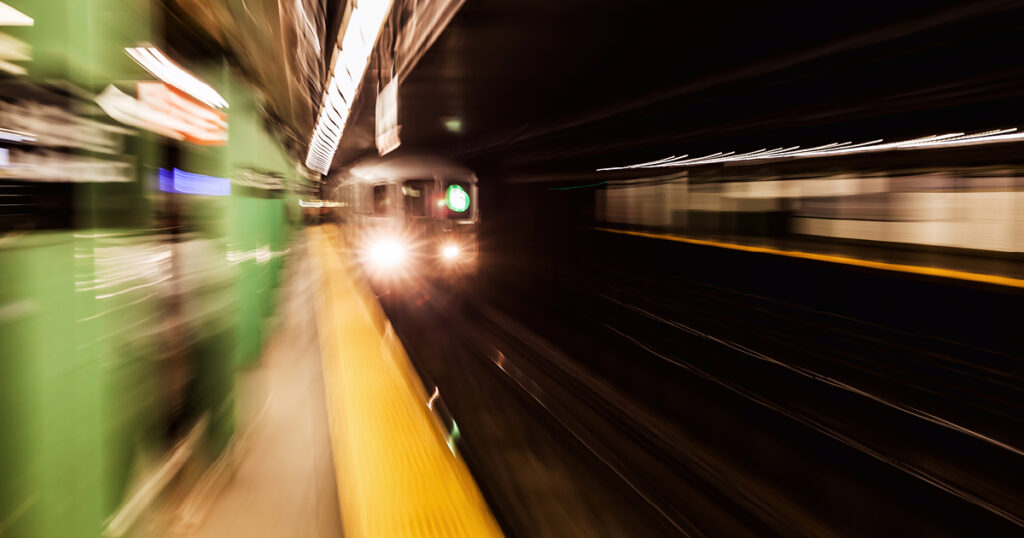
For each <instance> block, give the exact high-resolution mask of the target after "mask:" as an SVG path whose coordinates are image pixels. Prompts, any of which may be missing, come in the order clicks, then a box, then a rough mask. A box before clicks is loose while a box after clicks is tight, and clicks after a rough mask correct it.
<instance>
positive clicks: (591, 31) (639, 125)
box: [175, 0, 1024, 173]
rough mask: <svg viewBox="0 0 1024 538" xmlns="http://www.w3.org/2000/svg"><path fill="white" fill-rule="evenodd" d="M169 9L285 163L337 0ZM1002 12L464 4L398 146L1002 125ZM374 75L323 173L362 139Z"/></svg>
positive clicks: (1015, 38) (468, 158) (549, 162)
mask: <svg viewBox="0 0 1024 538" xmlns="http://www.w3.org/2000/svg"><path fill="white" fill-rule="evenodd" d="M175 2H176V3H177V4H178V5H179V6H180V7H181V8H182V9H184V10H186V11H188V12H189V14H190V15H193V16H194V17H195V19H196V20H197V21H199V23H200V24H201V25H202V26H203V27H204V28H206V29H207V30H208V31H209V32H210V33H211V35H213V36H214V37H215V39H217V40H218V42H220V43H222V44H224V45H225V46H226V47H227V48H229V49H230V50H231V51H234V55H235V57H236V58H237V61H238V63H239V65H240V67H241V68H242V69H243V71H245V72H246V73H247V75H248V77H249V78H250V79H251V80H252V81H253V82H254V83H255V84H256V85H257V86H258V87H259V88H261V89H262V91H263V92H264V93H265V97H266V101H267V103H268V109H269V110H270V112H271V113H272V115H273V116H274V117H275V118H276V119H278V121H279V122H280V124H281V126H282V129H283V130H284V132H285V133H286V135H287V136H286V137H285V138H287V139H288V140H290V141H291V145H292V147H291V149H292V150H293V152H295V154H296V155H299V154H302V156H304V152H305V144H306V143H307V141H308V138H309V133H310V131H311V128H312V124H313V121H314V120H315V114H316V111H317V110H318V108H319V100H320V95H321V93H322V83H323V79H324V78H325V75H324V74H323V73H325V69H324V63H325V57H324V53H323V51H324V50H329V47H328V46H327V45H326V44H327V43H333V41H334V39H335V35H334V34H331V32H336V31H337V27H338V24H339V18H340V16H339V12H340V11H341V10H342V8H343V7H344V3H343V2H340V1H334V2H322V1H317V0H300V1H298V2H286V1H284V0H281V1H280V2H278V1H277V0H246V1H245V2H234V1H227V0H218V1H216V2H207V1H206V0H175ZM299 6H301V7H302V9H301V10H298V7H299ZM1021 12H1022V8H1021V3H1020V2H1002V1H988V2H971V3H962V2H949V1H945V2H935V1H929V2H917V1H914V2H877V1H869V2H860V3H855V4H843V3H840V4H835V3H828V4H812V5H803V6H794V5H785V6H783V5H777V3H762V5H751V3H748V2H736V1H732V2H716V3H708V4H705V5H700V6H694V5H693V4H692V3H689V2H672V1H662V2H655V1H644V0H640V1H630V2H622V1H614V2H613V1H607V0H588V1H584V0H568V1H561V2H549V1H539V0H467V1H466V3H465V5H463V6H462V8H461V10H460V11H459V12H458V14H457V15H456V16H455V18H454V19H453V20H452V21H451V23H450V24H449V25H448V27H447V29H446V30H445V31H444V33H443V34H442V35H441V36H440V38H439V39H438V40H437V42H436V43H434V45H433V46H432V47H431V48H430V50H429V51H428V52H427V53H426V55H425V56H424V57H423V58H422V60H421V61H420V62H419V63H418V64H417V65H416V67H415V68H414V69H413V71H412V72H411V73H410V74H409V76H407V77H406V78H404V79H403V80H401V82H400V93H399V103H400V109H399V124H400V125H401V128H402V131H401V138H402V147H401V148H400V149H399V150H398V151H400V152H413V151H428V152H434V153H439V154H442V155H447V156H450V157H453V158H456V159H459V160H462V161H464V162H467V163H468V164H471V165H473V166H476V167H484V168H487V167H493V168H501V169H503V170H519V171H523V172H524V173H526V172H529V171H532V170H537V169H545V170H566V171H574V170H575V171H583V170H593V169H594V168H596V167H600V166H606V165H614V164H624V163H628V162H637V161H642V160H650V159H654V158H660V157H665V156H667V155H670V154H676V155H678V154H680V151H688V152H714V151H724V150H731V149H737V150H742V149H748V150H752V149H757V148H758V147H762V146H765V145H772V144H775V145H790V144H801V145H813V144H821V143H827V142H832V141H835V140H837V139H840V138H841V139H843V140H846V139H850V138H853V139H861V138H877V137H886V138H890V137H891V138H896V137H900V136H914V135H918V134H931V133H933V132H939V131H941V132H948V131H950V130H969V129H975V128H977V129H986V128H995V127H1006V126H1020V125H1024V118H1021V111H1022V110H1024V107H1022V106H1020V105H1021V104H1022V101H1021V98H1022V96H1024V87H1022V86H1021V85H1020V84H1018V83H1017V82H1018V81H1019V80H1021V79H1022V75H1024V72H1022V67H1021V66H1020V65H1019V63H1013V64H1007V63H1006V60H1005V59H1006V58H1014V57H1020V55H1021V53H1022V52H1024V34H1022V33H1021V32H1019V28H1020V24H1021V22H1024V17H1022V13H1021ZM303 13H304V14H306V15H308V16H309V21H310V23H309V24H308V25H307V24H306V23H305V22H304V20H305V19H303V18H302V15H303ZM309 28H313V29H314V31H313V32H310V31H309ZM312 35H315V36H316V37H317V39H318V41H317V42H318V43H319V44H320V46H321V49H320V52H319V55H318V54H317V52H316V47H315V46H314V45H313V44H312V43H313V40H311V38H310V36H312ZM375 69H376V66H375V64H371V66H370V69H369V70H368V72H367V75H366V77H365V79H364V88H363V91H361V92H360V96H359V99H357V102H356V104H355V106H354V107H353V115H352V117H351V118H350V123H349V125H348V127H347V128H346V131H345V136H344V138H343V140H342V143H341V147H340V148H339V150H338V154H337V155H336V157H335V161H334V167H335V168H337V167H340V166H343V165H344V164H346V163H349V162H351V161H353V160H355V159H357V158H359V157H361V156H363V155H368V154H374V153H375V152H376V150H375V148H374V142H373V133H374V118H373V116H374V112H373V111H374V93H375V92H373V91H367V87H368V86H367V84H368V82H369V81H376V77H377V75H376V72H375V71H374V70H375ZM318 73H319V76H318V75H317V74H318ZM936 111H941V113H936Z"/></svg>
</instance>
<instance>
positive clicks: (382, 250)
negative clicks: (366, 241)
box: [370, 239, 406, 268]
mask: <svg viewBox="0 0 1024 538" xmlns="http://www.w3.org/2000/svg"><path fill="white" fill-rule="evenodd" d="M405 255H406V248H405V245H404V244H402V243H401V242H400V241H396V240H394V239H385V240H383V241H380V242H378V243H375V244H374V245H373V246H372V247H370V261H371V262H372V263H373V264H374V265H375V266H377V267H380V268H388V267H395V266H398V265H401V264H402V262H403V261H405Z"/></svg>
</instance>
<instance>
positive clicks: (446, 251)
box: [441, 245, 460, 261]
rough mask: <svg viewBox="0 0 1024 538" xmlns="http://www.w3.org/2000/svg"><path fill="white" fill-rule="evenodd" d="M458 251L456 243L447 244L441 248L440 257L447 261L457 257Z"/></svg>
mask: <svg viewBox="0 0 1024 538" xmlns="http://www.w3.org/2000/svg"><path fill="white" fill-rule="evenodd" d="M459 251H460V249H459V247H458V245H447V246H445V247H444V248H443V249H441V257H442V258H444V259H445V260H447V261H452V260H454V259H455V258H458V257H459Z"/></svg>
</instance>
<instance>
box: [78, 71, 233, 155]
mask: <svg viewBox="0 0 1024 538" xmlns="http://www.w3.org/2000/svg"><path fill="white" fill-rule="evenodd" d="M136 88H137V91H138V99H136V98H134V97H132V96H130V95H128V94H126V93H124V92H122V91H120V90H118V89H117V88H115V87H114V86H113V85H109V86H107V88H106V89H105V90H103V92H102V93H100V95H99V96H97V97H96V102H97V103H98V104H99V105H100V107H101V108H102V109H103V110H104V111H105V112H106V113H107V114H108V115H109V116H110V117H112V118H114V119H115V120H117V121H119V122H121V123H124V124H126V125H131V126H133V127H139V128H142V129H146V130H147V131H152V132H154V133H157V134H161V135H164V136H167V137H169V138H174V139H176V140H185V141H187V142H192V143H193V144H199V145H204V146H219V145H224V144H226V143H227V141H228V120H227V115H226V114H225V113H224V112H221V111H219V110H215V109H213V108H212V107H210V106H208V105H206V104H203V103H201V102H199V101H197V100H195V99H193V98H191V97H189V96H188V95H186V94H184V93H182V92H181V91H179V90H177V89H175V88H173V87H171V86H169V85H167V84H165V83H163V82H139V83H137V85H136Z"/></svg>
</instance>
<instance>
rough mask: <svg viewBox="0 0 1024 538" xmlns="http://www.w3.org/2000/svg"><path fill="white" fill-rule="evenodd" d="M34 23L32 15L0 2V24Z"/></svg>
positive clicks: (25, 24) (19, 24)
mask: <svg viewBox="0 0 1024 538" xmlns="http://www.w3.org/2000/svg"><path fill="white" fill-rule="evenodd" d="M35 23H36V21H35V20H33V19H32V17H29V16H28V15H26V14H24V13H22V12H20V11H18V10H17V9H14V8H13V7H11V6H9V5H7V4H5V3H3V2H0V26H32V25H34V24H35Z"/></svg>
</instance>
